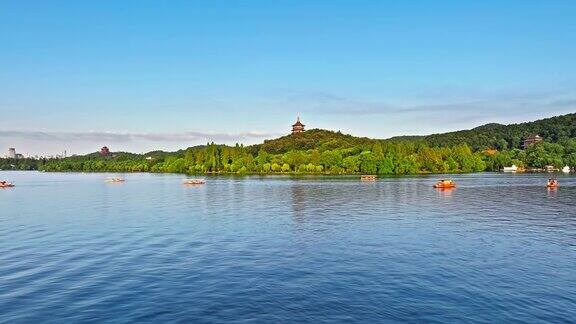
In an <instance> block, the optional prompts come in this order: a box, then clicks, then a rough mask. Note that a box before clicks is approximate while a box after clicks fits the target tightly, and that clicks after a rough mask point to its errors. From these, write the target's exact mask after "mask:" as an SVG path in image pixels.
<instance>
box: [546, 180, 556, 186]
mask: <svg viewBox="0 0 576 324" xmlns="http://www.w3.org/2000/svg"><path fill="white" fill-rule="evenodd" d="M546 187H548V188H558V180H556V179H548V183H547V184H546Z"/></svg>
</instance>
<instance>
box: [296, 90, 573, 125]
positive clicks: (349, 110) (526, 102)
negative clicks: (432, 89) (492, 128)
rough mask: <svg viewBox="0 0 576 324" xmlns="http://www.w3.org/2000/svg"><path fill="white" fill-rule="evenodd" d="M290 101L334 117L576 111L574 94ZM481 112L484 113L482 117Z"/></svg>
mask: <svg viewBox="0 0 576 324" xmlns="http://www.w3.org/2000/svg"><path fill="white" fill-rule="evenodd" d="M285 100H286V102H288V103H289V104H298V105H299V106H301V107H302V108H301V109H303V111H304V112H309V113H321V114H334V115H356V116H358V115H360V116H362V115H368V116H369V115H391V114H392V115H397V116H400V117H401V116H402V115H405V116H406V117H409V118H411V117H415V116H419V117H423V116H426V115H431V114H436V115H442V116H444V118H446V117H450V116H445V115H444V114H447V113H449V114H452V116H453V117H454V118H457V119H461V118H462V117H466V116H468V115H474V116H479V115H480V116H485V117H491V116H500V115H507V114H510V113H515V114H518V113H529V112H538V111H546V110H547V111H552V112H554V111H555V110H557V112H564V111H566V110H576V97H575V96H574V91H573V90H570V91H568V89H559V90H558V91H540V92H530V91H504V90H499V91H493V92H487V91H485V92H480V91H476V92H474V91H472V92H470V93H469V94H466V92H462V93H458V94H453V93H449V94H446V95H445V96H441V95H440V94H437V95H435V96H432V95H430V96H428V97H427V98H422V97H421V96H416V97H415V98H408V99H405V100H404V101H405V102H412V104H398V103H389V102H380V101H371V100H364V99H355V98H348V97H345V96H339V95H335V94H331V93H326V92H288V94H287V95H286V99H285ZM479 113H480V114H479Z"/></svg>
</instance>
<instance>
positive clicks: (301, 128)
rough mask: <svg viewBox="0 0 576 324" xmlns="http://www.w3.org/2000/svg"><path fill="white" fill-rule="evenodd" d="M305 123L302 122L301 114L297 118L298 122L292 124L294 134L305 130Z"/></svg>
mask: <svg viewBox="0 0 576 324" xmlns="http://www.w3.org/2000/svg"><path fill="white" fill-rule="evenodd" d="M304 126H306V125H304V124H302V123H301V122H300V116H298V118H297V119H296V124H294V125H292V134H297V133H302V132H304Z"/></svg>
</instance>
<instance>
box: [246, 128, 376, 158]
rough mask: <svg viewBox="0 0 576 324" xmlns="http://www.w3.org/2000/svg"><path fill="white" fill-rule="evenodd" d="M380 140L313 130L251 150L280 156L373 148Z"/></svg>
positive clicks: (274, 140)
mask: <svg viewBox="0 0 576 324" xmlns="http://www.w3.org/2000/svg"><path fill="white" fill-rule="evenodd" d="M377 141H378V140H376V139H370V138H367V137H355V136H352V135H347V134H342V133H341V132H333V131H329V130H324V129H311V130H308V131H306V132H304V133H300V134H295V135H286V136H282V137H280V138H276V139H272V140H265V141H264V143H263V144H257V145H253V146H251V147H250V148H252V149H253V151H254V152H258V151H259V150H260V149H263V150H265V151H266V152H268V153H272V154H279V153H285V152H289V151H292V150H304V151H305V150H311V149H317V150H320V151H325V150H334V149H338V148H350V147H357V146H366V147H371V146H372V145H373V144H374V143H375V142H377Z"/></svg>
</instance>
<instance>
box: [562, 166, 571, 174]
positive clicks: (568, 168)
mask: <svg viewBox="0 0 576 324" xmlns="http://www.w3.org/2000/svg"><path fill="white" fill-rule="evenodd" d="M562 172H564V173H570V167H569V166H565V167H563V168H562Z"/></svg>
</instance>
